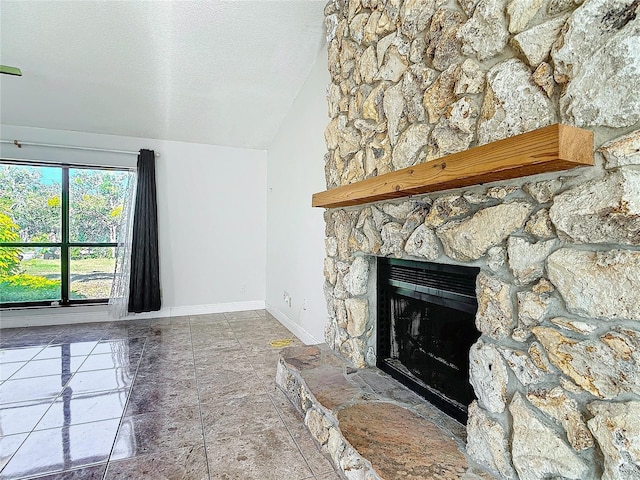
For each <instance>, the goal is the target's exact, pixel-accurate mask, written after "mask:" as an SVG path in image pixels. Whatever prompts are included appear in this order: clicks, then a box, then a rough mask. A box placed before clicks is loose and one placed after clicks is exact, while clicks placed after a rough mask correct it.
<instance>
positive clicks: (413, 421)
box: [276, 345, 495, 480]
mask: <svg viewBox="0 0 640 480" xmlns="http://www.w3.org/2000/svg"><path fill="white" fill-rule="evenodd" d="M276 383H277V384H278V386H279V387H280V388H281V389H282V390H283V391H284V393H285V394H286V396H287V397H288V398H289V400H290V401H291V402H292V403H293V405H294V406H295V407H296V409H297V410H298V411H299V412H300V414H301V415H302V416H303V417H304V423H305V425H306V426H307V428H308V429H309V431H310V432H311V434H312V436H313V437H314V438H315V440H316V441H317V442H318V443H319V444H320V446H321V448H322V451H323V452H324V453H325V454H326V455H328V456H329V458H330V459H331V461H332V462H333V464H334V466H335V468H336V470H338V471H339V472H341V473H342V475H343V477H344V478H346V479H348V480H395V479H430V478H434V479H436V478H437V479H451V480H453V479H463V480H480V479H482V480H490V479H494V478H495V477H494V476H492V475H490V474H488V473H487V472H485V471H483V470H482V469H481V468H480V467H478V466H477V465H475V464H474V463H473V462H472V461H471V460H470V458H469V457H468V455H467V454H466V452H465V448H464V442H465V437H466V429H465V427H464V426H463V425H461V424H459V423H458V422H456V421H455V420H453V419H451V418H449V417H448V416H446V415H445V414H443V413H442V412H440V411H439V410H437V409H436V408H435V407H433V406H432V405H431V404H429V403H428V402H427V401H425V400H424V399H423V398H422V397H420V396H418V395H416V394H415V393H413V392H412V391H410V390H408V389H407V388H405V387H404V386H402V385H401V384H399V383H398V382H396V381H395V380H394V379H392V378H391V377H389V376H388V375H387V374H385V373H383V372H382V371H380V370H378V369H375V368H366V369H355V368H353V367H352V366H350V365H348V364H347V363H346V362H345V361H344V360H343V359H341V358H340V357H338V356H337V355H336V354H335V353H333V352H332V351H331V350H330V349H329V348H328V347H327V346H326V345H319V346H307V347H291V348H287V349H284V350H283V351H282V353H281V356H280V361H279V363H278V370H277V373H276Z"/></svg>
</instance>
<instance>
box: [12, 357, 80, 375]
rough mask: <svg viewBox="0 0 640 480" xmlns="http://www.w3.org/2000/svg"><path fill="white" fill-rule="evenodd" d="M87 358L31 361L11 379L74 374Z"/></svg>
mask: <svg viewBox="0 0 640 480" xmlns="http://www.w3.org/2000/svg"><path fill="white" fill-rule="evenodd" d="M85 358H86V357H63V358H48V359H45V360H31V361H30V362H28V363H27V364H26V365H25V366H24V367H23V368H21V369H20V371H19V372H16V373H15V374H14V375H13V376H12V377H11V379H12V380H17V379H19V378H31V377H44V376H47V375H58V376H61V375H63V374H67V375H68V374H72V373H75V372H76V371H77V370H78V368H80V365H81V364H82V362H84V360H85Z"/></svg>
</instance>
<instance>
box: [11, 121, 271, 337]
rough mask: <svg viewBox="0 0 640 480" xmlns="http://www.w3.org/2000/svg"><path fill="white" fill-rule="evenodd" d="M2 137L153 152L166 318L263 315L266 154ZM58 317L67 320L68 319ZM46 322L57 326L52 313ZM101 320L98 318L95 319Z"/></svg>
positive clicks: (124, 141)
mask: <svg viewBox="0 0 640 480" xmlns="http://www.w3.org/2000/svg"><path fill="white" fill-rule="evenodd" d="M0 137H1V138H2V139H3V140H13V139H19V140H22V141H33V142H44V143H54V144H64V145H81V146H92V147H101V148H111V149H122V150H133V151H137V150H139V149H140V148H149V149H153V150H155V151H156V152H157V153H159V154H160V156H159V157H158V158H157V160H156V175H157V177H156V185H157V191H158V192H157V193H158V229H159V235H160V236H159V247H160V285H161V288H162V302H163V309H162V312H161V315H185V314H195V313H207V312H216V311H232V310H246V309H251V308H264V299H265V284H266V205H265V203H266V202H265V200H266V198H265V196H266V178H267V153H266V152H265V151H262V150H249V149H242V148H229V147H219V146H212V145H203V144H193V143H183V142H173V141H163V140H153V139H145V138H134V137H120V136H112V135H98V134H89V133H81V132H70V131H62V130H47V129H39V128H27V127H15V126H8V125H2V127H1V128H0ZM0 148H1V149H0V154H1V155H2V157H3V158H22V159H31V160H49V161H56V162H68V163H82V164H98V165H118V166H134V165H135V163H136V156H135V155H121V154H107V153H97V152H79V151H72V150H66V149H64V150H63V149H53V148H45V147H27V146H25V147H23V148H21V149H18V148H16V147H14V146H13V145H4V144H3V145H2V146H1V147H0ZM47 310H49V309H47ZM1 315H2V323H3V326H8V325H9V323H10V322H11V318H12V315H21V316H23V317H24V315H25V312H24V311H23V312H22V313H13V314H12V313H11V312H9V311H3V312H1ZM60 315H61V316H62V317H68V316H69V311H68V310H67V311H66V312H64V314H62V313H61V314H60ZM47 316H48V317H50V318H52V314H51V311H50V310H49V313H48V314H47ZM54 317H55V315H54ZM103 317H104V315H103V314H95V315H94V318H95V319H99V318H100V319H103ZM22 321H25V320H24V318H23V320H22ZM26 321H27V322H31V324H37V323H41V322H39V321H37V320H34V321H29V320H26Z"/></svg>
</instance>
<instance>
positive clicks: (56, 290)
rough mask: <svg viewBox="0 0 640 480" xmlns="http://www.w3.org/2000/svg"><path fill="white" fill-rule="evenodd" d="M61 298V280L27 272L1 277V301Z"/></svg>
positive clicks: (34, 300)
mask: <svg viewBox="0 0 640 480" xmlns="http://www.w3.org/2000/svg"><path fill="white" fill-rule="evenodd" d="M59 298H60V280H49V279H47V278H44V277H36V276H34V275H25V274H21V275H11V276H8V277H3V278H2V279H0V302H37V301H42V300H56V299H59Z"/></svg>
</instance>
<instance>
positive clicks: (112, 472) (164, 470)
mask: <svg viewBox="0 0 640 480" xmlns="http://www.w3.org/2000/svg"><path fill="white" fill-rule="evenodd" d="M208 478H209V472H208V466H207V459H206V456H205V454H204V447H202V446H197V447H187V448H181V449H179V450H169V451H166V452H160V453H156V454H152V455H141V456H138V457H133V458H129V459H126V460H117V461H112V462H110V463H109V468H108V469H107V474H106V476H105V480H117V479H118V480H119V479H122V480H130V479H154V480H156V479H158V480H159V479H170V480H208Z"/></svg>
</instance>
